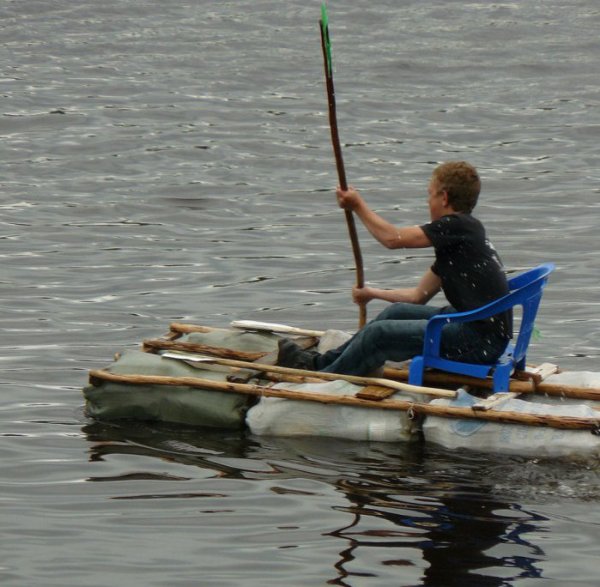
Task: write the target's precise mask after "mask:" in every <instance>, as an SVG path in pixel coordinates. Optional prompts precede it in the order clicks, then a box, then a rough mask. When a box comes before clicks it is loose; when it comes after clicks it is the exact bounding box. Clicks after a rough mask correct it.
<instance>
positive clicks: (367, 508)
mask: <svg viewBox="0 0 600 587" xmlns="http://www.w3.org/2000/svg"><path fill="white" fill-rule="evenodd" d="M83 431H84V433H85V434H86V436H87V438H88V440H89V441H90V443H91V446H90V460H91V461H95V462H97V461H102V460H104V459H107V458H109V456H110V455H130V456H133V457H153V458H154V459H160V460H162V461H163V463H173V464H178V465H182V464H183V465H189V466H192V467H194V468H193V469H190V474H189V477H187V476H185V475H181V467H179V468H178V471H179V473H178V474H173V473H170V472H169V471H168V470H167V471H166V472H165V473H156V472H150V473H148V474H147V476H144V475H145V474H144V473H143V472H139V471H138V472H136V473H135V474H134V473H132V472H131V471H128V472H126V473H124V474H123V475H110V476H106V477H101V476H95V477H90V478H89V479H88V481H92V482H99V481H128V480H130V479H137V480H139V479H148V480H152V481H156V480H164V481H166V482H176V481H186V480H189V479H190V478H192V477H197V470H198V468H200V469H201V470H202V471H203V474H205V475H206V478H207V479H214V478H228V479H243V480H245V483H248V484H254V483H255V482H256V481H271V480H272V481H276V482H277V483H275V484H274V485H273V486H269V491H270V493H271V494H275V495H283V494H285V499H287V500H289V499H291V500H298V502H293V503H297V504H298V507H300V503H301V501H303V500H308V501H309V503H310V505H311V507H312V505H313V504H312V503H311V501H310V500H313V499H318V500H320V499H322V500H323V503H322V504H321V503H319V505H324V507H325V509H326V510H329V511H331V512H332V517H331V520H328V519H325V520H323V521H322V522H323V523H322V526H323V527H327V525H328V524H329V523H331V525H334V524H337V527H335V528H333V529H332V530H331V531H328V532H325V533H324V534H322V536H328V537H330V538H331V539H332V540H335V541H337V542H339V545H338V546H335V545H334V547H333V549H334V551H335V552H338V556H337V558H336V559H335V560H331V566H332V574H331V577H330V578H329V580H328V584H330V585H340V586H350V585H356V584H357V583H356V581H359V580H360V579H359V578H360V577H368V576H378V577H381V576H385V575H388V574H389V575H390V576H391V577H393V578H394V583H393V584H401V585H406V586H409V585H427V586H432V587H433V586H444V587H449V586H453V585H461V586H465V585H474V586H475V585H476V586H487V585H489V586H497V587H500V586H503V585H509V584H512V583H511V582H512V581H513V580H515V579H517V578H524V577H527V578H536V577H540V575H541V570H540V564H541V562H542V561H544V560H545V554H544V551H543V550H542V548H541V547H540V545H539V544H536V543H535V542H534V541H533V538H532V537H533V536H535V533H536V532H540V530H541V529H542V528H543V527H544V524H545V522H546V520H545V518H543V517H541V516H539V515H537V514H535V513H534V512H531V511H528V510H527V509H525V508H524V507H523V506H522V505H521V504H520V503H519V502H518V501H517V500H515V499H514V498H513V497H511V498H508V497H504V498H503V495H502V493H503V491H502V490H500V489H499V487H500V485H499V484H498V481H499V479H498V476H500V477H502V476H503V471H504V470H505V469H504V467H505V466H510V467H513V468H514V467H515V466H516V465H517V464H516V463H515V462H505V461H503V460H497V459H496V460H494V461H492V462H488V460H487V458H486V457H483V456H474V455H460V454H458V453H452V454H450V453H447V452H444V451H441V450H440V451H438V450H436V449H430V448H429V447H424V446H422V445H409V444H402V445H396V444H377V443H372V444H370V443H354V442H348V441H343V440H333V439H283V438H268V439H263V438H260V439H259V438H256V437H252V436H248V435H246V433H245V432H243V431H233V432H231V431H227V432H224V431H205V430H203V431H202V432H201V433H199V432H198V431H196V430H190V429H182V428H169V427H164V426H162V425H161V426H158V425H154V424H152V425H150V424H140V423H135V424H127V425H123V426H118V425H109V424H102V423H92V424H89V425H87V426H85V427H84V428H83ZM132 475H133V477H132ZM298 477H301V478H302V479H311V480H312V481H315V482H318V483H319V484H324V485H327V486H328V487H330V488H332V489H333V490H334V491H335V493H337V494H338V495H341V496H343V498H344V499H343V500H342V501H339V500H338V501H337V502H335V500H332V499H331V495H329V496H326V497H320V496H319V494H318V492H317V493H315V492H314V491H306V492H305V491H293V490H292V491H290V490H289V489H284V488H282V487H281V486H282V485H283V480H285V479H298ZM474 480H479V481H474ZM475 483H477V484H475ZM221 487H222V486H221ZM172 489H173V485H172V484H169V491H168V493H164V494H161V493H157V491H156V485H153V491H152V492H151V493H150V492H149V493H147V494H135V495H127V496H122V495H121V496H119V497H113V499H155V498H166V497H172V498H173V497H180V498H181V497H183V498H185V497H194V498H197V497H202V498H207V499H209V500H210V499H211V498H215V499H218V500H220V502H223V499H225V500H228V499H229V500H233V498H232V496H231V495H226V493H227V492H215V491H213V490H212V488H211V486H210V484H208V483H207V485H206V491H202V490H201V491H192V492H190V491H182V492H178V491H175V492H173V491H172ZM247 490H248V491H249V492H251V491H255V490H256V486H255V487H252V486H251V485H248V486H247ZM227 503H228V508H229V509H228V511H231V508H233V509H234V510H235V506H229V502H227ZM265 503H269V507H267V506H265V519H269V516H270V515H272V516H273V515H274V516H275V517H276V516H277V514H274V512H275V511H276V510H277V508H278V507H280V504H279V503H278V502H277V501H269V500H268V499H267V501H266V502H265ZM302 507H306V504H303V506H302ZM211 511H212V510H211ZM334 513H335V515H334ZM340 513H342V514H344V515H345V517H344V522H343V524H342V525H340V524H339V521H340V518H339V514H340ZM300 524H302V522H300ZM274 531H275V535H274V536H273V540H275V541H277V540H279V541H283V538H282V537H281V536H279V538H278V536H277V534H276V532H277V529H275V530H274ZM285 540H286V542H287V543H289V536H286V539H285ZM297 546H302V544H298V545H297Z"/></svg>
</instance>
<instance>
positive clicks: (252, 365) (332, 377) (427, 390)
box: [163, 354, 456, 398]
mask: <svg viewBox="0 0 600 587" xmlns="http://www.w3.org/2000/svg"><path fill="white" fill-rule="evenodd" d="M163 356H165V355H163ZM166 357H167V358H169V359H178V360H183V361H189V362H198V363H209V364H211V363H212V364H214V365H226V366H228V367H238V368H240V369H253V370H256V371H267V372H271V373H288V374H290V375H300V376H303V377H312V378H316V379H322V380H325V381H340V380H341V381H348V382H349V383H355V384H356V385H377V386H380V387H388V388H390V389H393V390H395V391H404V392H407V393H421V394H424V395H432V396H435V397H448V398H454V397H456V392H455V391H449V390H447V389H436V388H434V387H420V386H417V385H409V384H408V383H401V382H400V381H392V380H391V379H383V378H381V377H359V376H356V375H341V374H339V373H325V372H323V371H307V370H304V369H291V368H290V367H280V366H278V365H266V364H262V363H257V362H248V361H238V360H235V359H223V358H218V357H207V356H204V357H198V356H194V355H174V354H168V355H166Z"/></svg>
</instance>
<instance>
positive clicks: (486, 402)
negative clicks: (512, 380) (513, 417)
mask: <svg viewBox="0 0 600 587" xmlns="http://www.w3.org/2000/svg"><path fill="white" fill-rule="evenodd" d="M520 395H521V394H520V393H514V392H513V391H505V392H501V393H494V394H493V395H490V396H489V397H487V398H486V399H483V400H481V401H479V402H477V403H476V404H473V405H472V406H471V409H473V410H475V411H485V410H491V409H493V408H499V407H500V406H501V405H503V404H504V403H506V402H507V401H508V400H509V399H514V398H516V397H519V396H520Z"/></svg>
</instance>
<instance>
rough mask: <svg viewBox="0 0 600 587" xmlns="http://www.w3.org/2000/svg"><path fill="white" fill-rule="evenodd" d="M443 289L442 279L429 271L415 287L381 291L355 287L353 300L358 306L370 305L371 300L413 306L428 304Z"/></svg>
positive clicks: (374, 288) (373, 288)
mask: <svg viewBox="0 0 600 587" xmlns="http://www.w3.org/2000/svg"><path fill="white" fill-rule="evenodd" d="M441 288H442V282H441V280H440V278H439V277H438V276H437V275H436V274H435V273H434V272H433V271H432V270H431V269H428V270H427V271H426V272H425V274H424V275H423V277H421V279H420V281H419V283H418V284H417V285H416V286H415V287H408V288H403V289H379V288H376V287H362V288H358V287H355V288H354V289H353V290H352V298H353V299H354V302H355V303H357V304H360V303H365V304H366V303H368V302H370V301H371V300H383V301H385V302H392V303H395V302H408V303H411V304H426V303H427V302H428V301H429V300H430V299H431V298H433V296H435V295H436V294H437V293H438V292H439V291H440V289H441Z"/></svg>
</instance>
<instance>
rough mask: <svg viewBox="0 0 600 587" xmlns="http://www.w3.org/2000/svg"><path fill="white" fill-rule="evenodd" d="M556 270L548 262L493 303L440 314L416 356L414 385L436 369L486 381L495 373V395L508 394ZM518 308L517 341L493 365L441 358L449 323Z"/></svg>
mask: <svg viewBox="0 0 600 587" xmlns="http://www.w3.org/2000/svg"><path fill="white" fill-rule="evenodd" d="M553 270H554V264H553V263H544V264H542V265H540V266H538V267H535V268H534V269H530V270H529V271H526V272H525V273H521V274H520V275H517V276H516V277H513V278H512V279H509V281H508V287H509V289H510V292H509V293H508V294H506V295H505V296H503V297H501V298H499V299H497V300H495V301H493V302H490V303H489V304H487V305H485V306H482V307H481V308H477V309H475V310H470V311H468V312H456V313H454V314H438V315H436V316H433V317H432V318H431V319H430V320H429V322H428V323H427V328H426V330H425V342H424V344H423V354H422V355H420V356H418V357H414V358H413V359H412V361H411V363H410V368H409V375H408V382H409V383H410V384H412V385H422V384H423V373H424V371H425V369H426V368H428V367H432V368H434V369H439V370H441V371H448V372H450V373H459V374H462V375H470V376H472V377H477V378H479V379H484V378H486V377H488V375H490V373H491V374H492V377H493V390H494V392H495V393H497V392H504V391H508V389H509V383H510V381H509V380H510V376H511V374H512V373H513V371H515V370H521V371H522V370H524V369H525V356H526V354H527V347H528V346H529V341H530V340H531V335H532V333H533V324H534V321H535V317H536V314H537V311H538V307H539V305H540V301H541V299H542V292H543V289H544V286H545V285H546V282H547V281H548V276H549V275H550V273H551V272H552V271H553ZM514 306H522V308H523V313H522V316H521V326H520V328H519V333H518V335H517V337H516V342H515V343H512V342H509V343H508V344H507V347H506V350H505V351H504V354H503V355H502V356H501V357H500V358H499V359H498V360H497V361H496V362H495V363H493V364H476V363H462V362H459V361H451V360H449V359H444V358H443V357H441V356H440V342H441V337H442V328H443V327H444V326H445V325H446V324H448V323H449V322H472V321H474V320H482V319H484V318H490V317H491V316H494V315H496V314H499V313H500V312H504V311H505V310H509V309H510V308H513V307H514Z"/></svg>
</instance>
